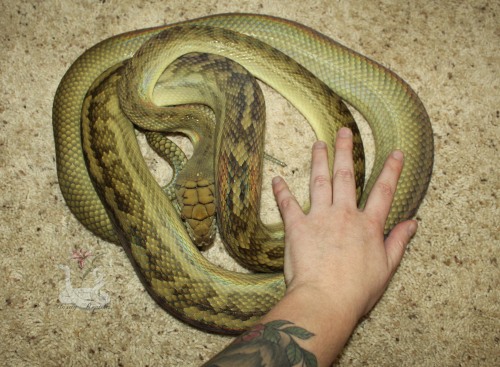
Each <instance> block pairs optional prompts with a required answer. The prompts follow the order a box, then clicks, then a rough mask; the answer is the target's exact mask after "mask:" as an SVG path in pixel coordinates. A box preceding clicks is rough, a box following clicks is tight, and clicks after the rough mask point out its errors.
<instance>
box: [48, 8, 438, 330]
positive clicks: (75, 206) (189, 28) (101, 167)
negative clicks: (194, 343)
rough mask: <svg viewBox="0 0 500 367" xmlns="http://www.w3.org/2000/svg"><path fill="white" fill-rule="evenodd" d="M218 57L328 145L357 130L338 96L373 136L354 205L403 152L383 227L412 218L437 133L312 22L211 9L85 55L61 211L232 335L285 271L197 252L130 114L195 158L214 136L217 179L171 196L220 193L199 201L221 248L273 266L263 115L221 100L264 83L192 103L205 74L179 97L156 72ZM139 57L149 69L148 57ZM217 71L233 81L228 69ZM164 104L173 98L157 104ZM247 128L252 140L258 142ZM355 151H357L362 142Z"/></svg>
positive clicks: (67, 124) (64, 112)
mask: <svg viewBox="0 0 500 367" xmlns="http://www.w3.org/2000/svg"><path fill="white" fill-rule="evenodd" d="M160 50H161V51H160ZM165 55H167V56H165ZM213 55H219V56H222V57H225V58H228V59H231V60H234V61H235V62H237V63H239V64H241V65H242V67H243V68H244V69H243V68H242V69H243V70H241V72H239V74H241V75H243V78H245V76H244V75H245V73H246V70H248V71H249V72H250V73H252V74H254V75H255V76H256V77H257V78H258V79H261V80H262V81H264V82H265V83H267V84H269V85H270V86H271V87H273V88H274V89H276V90H277V91H278V92H279V93H281V94H283V95H284V96H285V98H287V99H289V100H290V101H291V102H292V104H293V105H294V106H295V107H296V108H297V109H298V110H299V111H300V112H301V113H302V114H303V115H304V116H305V117H306V119H307V120H308V121H309V123H310V124H311V126H312V127H313V130H314V131H315V133H316V135H317V137H318V138H321V139H323V140H325V141H326V142H327V144H328V145H329V148H330V152H333V149H332V144H333V142H334V139H335V132H336V130H337V129H338V128H339V126H341V125H348V126H350V127H351V128H353V129H355V126H353V125H352V120H351V117H350V115H349V113H348V111H347V110H346V108H345V107H344V106H343V104H342V103H341V102H340V100H339V99H338V98H337V97H336V96H339V97H340V98H341V99H342V100H344V101H346V102H347V103H349V104H350V105H351V106H353V107H354V108H355V109H357V110H358V111H359V112H360V113H361V114H362V115H363V116H364V117H365V118H366V120H367V122H368V124H369V125H370V128H371V130H372V133H373V137H374V142H375V159H374V166H373V169H372V173H371V175H370V177H369V179H368V180H367V183H366V186H365V188H364V191H363V193H362V194H361V197H360V199H359V201H360V206H361V207H362V206H363V205H364V203H365V201H366V198H367V196H368V194H369V192H370V189H371V187H372V186H373V184H374V181H375V179H376V177H377V176H378V174H379V173H380V171H381V169H382V166H383V163H384V161H385V158H386V157H387V155H388V154H389V153H390V152H391V151H392V150H394V149H401V150H402V151H403V152H404V153H405V166H404V169H403V172H402V175H401V178H400V182H399V184H398V188H397V192H396V195H395V199H394V202H393V205H392V208H391V212H390V215H389V218H388V220H387V224H386V229H385V231H386V233H388V231H390V229H391V228H392V227H393V226H394V225H395V224H397V223H398V222H399V221H401V220H404V219H407V218H410V217H411V216H413V215H414V214H415V212H416V210H417V208H418V206H419V204H420V202H421V201H422V199H423V196H424V195H425V192H426V190H427V186H428V184H429V181H430V176H431V172H432V165H433V138H432V128H431V125H430V121H429V118H428V115H427V113H426V111H425V108H424V106H423V104H422V103H421V101H420V100H419V99H418V97H417V95H416V94H415V93H414V92H413V90H412V89H411V88H410V87H409V86H408V85H407V84H406V83H405V82H404V81H403V80H401V79H400V78H399V77H397V76H396V75H395V74H394V73H392V72H391V71H389V70H388V69H386V68H384V67H382V66H381V65H379V64H377V63H376V62H374V61H372V60H370V59H367V58H366V57H364V56H361V55H359V54H358V53H356V52H354V51H352V50H350V49H348V48H346V47H344V46H342V45H340V44H338V43H336V42H335V41H333V40H331V39H329V38H328V37H326V36H324V35H321V34H319V33H317V32H316V31H314V30H312V29H310V28H307V27H305V26H303V25H300V24H297V23H295V22H291V21H287V20H283V19H279V18H275V17H270V16H264V15H254V14H222V15H214V16H208V17H204V18H200V19H195V20H190V21H185V22H181V23H177V24H172V25H166V26H162V27H157V28H151V29H145V30H139V31H134V32H130V33H125V34H122V35H118V36H115V37H112V38H109V39H107V40H105V41H103V42H101V43H99V44H97V45H96V46H94V47H92V48H91V49H89V50H87V51H86V52H85V53H83V54H82V55H81V56H80V57H79V58H78V59H77V60H76V61H75V62H74V63H73V64H72V66H71V67H70V69H69V70H68V71H67V73H66V74H65V76H64V78H63V79H62V81H61V83H60V85H59V88H58V90H57V92H56V96H55V100H54V107H53V124H54V136H55V144H56V158H57V170H58V177H59V183H60V187H61V191H62V193H63V196H64V198H65V200H66V202H67V205H68V207H69V208H70V209H71V211H72V212H73V214H74V215H75V216H76V217H77V218H78V219H79V221H80V222H82V223H83V224H84V225H85V226H86V227H87V228H88V229H89V230H91V231H92V232H93V233H95V234H97V235H98V236H100V237H102V238H104V239H106V240H109V241H112V242H116V243H121V244H122V246H123V247H124V249H125V250H126V252H127V254H128V255H129V257H130V258H131V260H132V263H133V264H134V267H135V268H136V270H137V272H138V274H139V275H140V278H141V280H142V281H143V283H144V285H145V287H146V289H147V290H148V292H149V293H150V294H151V296H152V297H153V298H154V299H155V300H156V301H157V302H158V303H159V304H160V305H161V306H162V307H164V308H165V309H166V310H168V311H169V312H170V313H171V314H173V315H175V316H176V317H178V318H180V319H182V320H184V321H186V322H188V323H190V324H192V325H194V326H197V327H199V328H202V329H204V330H208V331H212V332H220V333H227V334H234V333H239V332H241V331H243V330H245V329H246V328H248V327H250V326H251V325H252V324H254V323H255V322H257V321H258V319H259V318H260V317H262V316H263V315H264V314H265V313H266V312H267V311H268V310H269V309H270V307H272V305H274V304H275V303H276V302H277V301H278V300H279V299H280V298H281V297H282V295H283V294H284V290H285V284H284V278H283V275H282V274H281V273H252V274H242V273H236V272H231V271H228V270H225V269H222V268H220V267H218V266H216V265H213V264H211V263H210V262H209V261H207V260H206V259H205V258H204V257H203V255H201V254H200V252H199V251H198V249H197V248H196V246H195V245H194V244H193V242H192V240H191V237H190V233H189V232H188V230H187V229H186V228H185V226H184V224H183V221H182V219H181V216H180V215H179V214H178V213H177V211H176V209H175V207H174V205H173V204H172V203H171V201H170V200H169V198H168V197H167V196H166V195H165V193H164V192H163V190H162V189H161V188H160V187H159V185H158V184H157V183H156V181H155V180H154V179H153V178H152V176H151V174H150V173H149V171H148V169H147V167H146V166H145V163H144V160H143V158H142V156H140V155H139V148H138V144H137V140H136V134H135V132H134V129H133V125H132V122H131V121H133V122H134V123H137V124H138V125H141V122H140V120H141V119H143V118H144V121H145V122H142V124H143V125H144V126H143V127H144V128H150V129H151V130H154V131H164V130H168V131H176V132H181V133H185V134H186V135H188V136H189V137H190V138H191V140H192V141H193V143H194V145H195V154H197V149H198V148H199V147H203V146H204V144H205V143H204V141H206V140H203V139H204V137H203V136H201V134H203V133H205V132H206V133H207V134H209V135H210V134H212V135H213V136H210V137H209V138H208V140H212V141H213V143H214V144H213V148H211V150H210V149H208V150H207V151H209V152H210V154H213V157H205V158H204V160H205V161H211V162H212V163H207V165H208V166H213V167H210V170H212V169H213V170H214V172H215V173H212V174H213V175H214V177H212V178H211V180H212V181H211V182H209V181H210V178H207V177H204V176H203V177H201V178H200V177H198V178H196V177H195V178H194V179H192V180H191V181H190V182H189V184H188V186H187V187H184V188H182V190H184V191H180V194H179V193H178V195H180V197H181V198H180V200H182V199H183V198H188V199H189V195H187V194H186V193H187V192H188V191H189V190H191V191H189V192H192V190H195V189H196V190H200V191H199V192H202V191H203V190H204V192H208V193H209V195H208V197H210V194H213V195H214V196H219V197H218V198H216V199H215V201H214V203H215V202H216V204H217V208H215V209H213V207H212V206H211V205H212V202H209V203H208V206H207V208H209V209H206V210H207V211H215V212H216V213H217V221H218V224H219V227H220V229H219V230H220V232H221V237H223V239H224V240H226V241H228V242H229V244H228V246H229V247H228V249H229V251H230V252H231V253H232V254H234V255H235V256H237V258H238V261H240V262H241V263H244V264H247V265H249V266H250V267H251V268H252V269H257V270H264V271H273V270H276V269H279V267H280V266H281V264H282V254H283V234H282V231H281V229H280V228H279V227H280V226H279V225H278V226H277V227H278V228H267V227H265V226H263V225H262V223H261V222H260V220H259V219H258V205H257V204H255V202H256V201H258V200H259V198H260V196H259V195H260V194H259V190H260V186H259V185H260V182H259V180H260V175H261V172H259V170H261V167H262V163H261V161H262V158H261V155H262V154H261V153H262V151H263V143H262V139H261V136H260V135H261V133H256V132H253V130H254V128H255V129H256V127H255V126H256V125H257V123H256V122H254V118H255V120H257V117H258V119H261V118H262V116H260V115H261V113H259V116H257V113H256V112H252V111H251V110H250V111H249V112H248V114H247V115H246V116H244V117H243V116H241V115H240V114H239V112H231V111H233V110H231V109H229V108H227V109H226V107H224V106H222V107H220V106H217V105H216V103H215V102H217V101H220V100H222V102H221V103H222V104H223V105H224V103H226V104H228V103H232V104H238V103H240V102H239V101H240V99H239V98H240V96H239V94H245V95H246V96H245V98H247V102H245V103H246V104H247V106H245V107H249V105H257V104H260V103H261V102H260V99H261V96H260V95H259V92H258V90H259V89H258V86H256V87H255V88H254V87H252V88H250V87H247V85H251V84H252V83H254V82H251V81H249V82H248V83H246V82H245V83H241V87H239V88H240V90H239V91H238V90H237V91H236V92H230V91H228V93H227V94H228V95H229V97H228V98H229V100H232V101H233V102H227V101H226V102H224V99H223V98H221V97H220V96H219V94H221V93H222V92H223V91H224V89H225V85H224V86H222V87H219V90H214V89H211V90H209V91H208V92H207V93H205V97H204V98H207V97H206V95H208V96H209V98H208V100H209V101H206V100H203V101H202V100H200V101H199V99H200V98H201V97H199V96H198V95H197V93H196V92H192V91H191V92H187V95H189V93H194V95H195V96H194V97H186V94H184V89H186V90H188V89H189V90H191V89H192V88H190V87H191V86H190V84H193V85H197V83H198V79H200V78H203V77H202V76H201V74H199V73H197V72H196V70H195V71H193V72H186V75H187V82H182V81H181V82H179V83H178V88H179V91H177V92H176V93H171V94H169V92H168V89H169V85H170V84H169V82H168V81H164V80H163V78H164V75H166V74H168V73H167V72H166V71H165V68H167V67H168V70H170V69H172V67H174V69H175V63H177V62H179V63H182V62H181V61H176V60H177V59H178V60H181V59H185V60H190V59H189V58H191V59H192V60H194V59H210V60H208V61H207V65H208V64H210V65H214V64H215V65H218V63H220V65H222V66H219V68H222V69H223V71H224V70H225V68H226V66H224V65H226V64H225V61H221V59H220V58H219V56H213ZM180 57H182V58H181V59H179V58H180ZM144 60H145V61H146V64H147V66H142V65H143V61H144ZM189 62H190V61H187V62H184V63H188V64H189ZM170 63H172V65H173V66H172V65H171V66H170V67H169V64H170ZM229 63H230V62H229ZM210 68H213V67H212V66H211V67H210ZM215 69H217V67H215ZM211 72H212V71H210V72H209V74H210V73H211ZM210 75H211V74H210ZM209 78H216V79H217V78H218V77H217V76H215V74H214V75H213V76H210V77H209ZM220 79H221V80H222V83H228V84H232V85H234V84H236V88H238V86H237V84H238V83H235V82H234V81H233V82H231V81H230V77H220ZM236 80H239V79H236ZM156 82H158V83H159V84H161V83H163V84H164V87H158V88H157V90H160V89H164V90H165V94H161V93H159V92H158V93H157V92H156V90H155V83H156ZM160 82H161V83H160ZM183 83H184V84H183ZM304 84H305V86H304ZM330 89H331V91H333V93H332V92H331V91H330ZM256 91H257V92H256ZM225 98H226V97H225ZM248 98H250V102H248ZM316 100H324V101H323V102H320V104H322V106H323V107H324V106H326V107H328V106H330V107H331V109H330V110H326V111H325V110H324V109H323V107H322V108H321V109H320V111H317V110H316V109H315V108H313V107H311V106H316V104H317V101H316ZM158 102H165V103H166V104H169V105H180V106H178V107H176V108H170V107H164V106H162V105H161V103H158ZM186 103H187V104H193V103H203V104H205V105H209V106H210V107H211V109H213V113H214V114H215V117H217V118H223V119H224V120H227V121H230V120H237V121H238V124H237V127H234V125H231V123H229V122H224V123H220V122H218V123H217V125H216V126H215V127H211V128H205V126H206V125H209V124H210V122H209V120H210V118H211V116H212V115H211V113H212V112H210V111H208V108H204V107H201V108H194V107H191V106H184V104H186ZM212 104H213V105H212ZM120 109H123V111H121V110H120ZM136 109H138V110H139V111H140V112H139V113H137V112H135V111H136ZM82 111H83V113H82ZM174 111H175V112H174ZM170 119H171V120H172V121H171V123H170V125H172V126H173V127H169V128H168V129H167V128H165V123H164V121H165V120H170ZM136 120H137V121H136ZM82 121H83V122H85V123H84V124H83V126H82ZM259 124H260V123H259ZM259 129H260V128H259ZM240 130H241V131H240ZM243 130H245V131H243ZM249 131H250V134H248V132H249ZM240 133H242V134H241V135H238V134H240ZM259 134H260V135H259ZM247 135H253V137H252V140H247V138H246V136H247ZM205 138H206V137H205ZM254 138H255V139H254ZM197 146H198V148H197ZM204 149H205V148H204ZM356 149H357V150H358V151H359V150H360V149H362V147H361V143H359V144H358V145H357V147H356ZM198 150H199V151H201V152H202V154H207V153H206V152H207V151H205V150H203V149H201V148H200V149H198ZM249 150H250V153H249ZM84 151H85V154H84ZM253 151H257V152H258V153H259V154H255V153H253ZM358 153H359V152H358ZM331 154H332V153H331ZM194 157H195V155H193V158H194ZM242 157H243V158H242ZM193 158H192V159H193ZM198 159H199V158H198ZM201 161H203V159H201ZM89 172H90V173H89ZM195 174H196V171H195ZM204 174H205V173H204ZM195 176H196V175H195ZM240 179H242V180H246V181H244V182H245V183H244V184H241V183H240V181H239V180H240ZM207 190H208V191H207ZM245 195H249V196H252V199H251V200H253V202H252V204H240V203H239V202H238V201H237V199H238V200H239V199H243V201H245V200H247V199H248V198H246V197H245ZM220 196H222V198H221V197H220ZM240 205H242V206H240ZM245 205H247V206H245ZM210 208H212V209H210ZM189 210H190V213H192V212H194V209H192V208H191V209H189ZM228 215H235V216H236V219H230V218H226V216H228ZM246 215H250V216H252V217H249V218H250V219H248V217H246ZM255 216H257V217H255ZM242 227H245V228H242ZM191 235H193V234H192V233H191ZM242 241H243V243H241V242H242ZM258 251H262V252H261V253H259V252H258Z"/></svg>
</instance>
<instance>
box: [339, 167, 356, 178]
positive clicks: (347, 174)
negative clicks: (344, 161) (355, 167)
mask: <svg viewBox="0 0 500 367" xmlns="http://www.w3.org/2000/svg"><path fill="white" fill-rule="evenodd" d="M353 178H354V174H353V172H352V170H350V169H348V168H340V169H338V170H337V171H335V179H340V180H342V181H352V179H353Z"/></svg>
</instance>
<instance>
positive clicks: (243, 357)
mask: <svg viewBox="0 0 500 367" xmlns="http://www.w3.org/2000/svg"><path fill="white" fill-rule="evenodd" d="M313 336H314V334H313V333H311V332H309V331H307V330H305V329H303V328H301V327H298V326H295V325H294V324H293V323H292V322H290V321H285V320H276V321H271V322H268V323H266V324H258V325H255V326H254V327H253V328H251V329H250V330H248V331H246V332H245V333H243V334H242V335H240V336H239V337H238V338H236V340H235V341H234V342H233V343H232V344H231V345H229V346H228V347H227V348H226V349H224V350H223V351H222V352H220V353H219V354H217V355H216V356H215V357H214V358H212V359H211V360H210V361H208V362H207V363H206V364H205V365H204V367H227V366H238V367H258V366H259V367H260V366H280V367H281V366H283V367H285V366H289V367H295V366H300V367H317V365H318V361H317V359H316V356H315V355H314V354H312V353H311V352H308V351H307V350H305V349H304V348H302V347H301V346H300V345H299V341H300V340H307V339H309V338H311V337H313Z"/></svg>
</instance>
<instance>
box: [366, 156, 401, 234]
mask: <svg viewBox="0 0 500 367" xmlns="http://www.w3.org/2000/svg"><path fill="white" fill-rule="evenodd" d="M402 170H403V152H401V151H399V150H395V151H394V152H392V153H391V154H390V155H389V157H388V158H387V160H386V161H385V164H384V168H383V169H382V172H380V175H379V177H378V178H377V181H376V182H375V185H374V186H373V188H372V191H371V192H370V195H369V196H368V200H367V202H366V206H365V210H364V211H365V213H367V214H369V215H371V216H373V217H374V218H377V219H380V221H381V225H382V227H383V226H384V225H385V221H386V219H387V216H388V215H389V210H390V209H391V204H392V200H393V199H394V194H395V192H396V188H397V185H398V180H399V176H400V175H401V171H402Z"/></svg>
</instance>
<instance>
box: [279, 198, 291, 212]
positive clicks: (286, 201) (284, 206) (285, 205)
mask: <svg viewBox="0 0 500 367" xmlns="http://www.w3.org/2000/svg"><path fill="white" fill-rule="evenodd" d="M292 200H293V199H292V197H291V196H286V197H284V198H283V199H281V200H280V202H279V203H280V208H281V209H287V208H288V207H289V206H290V203H291V202H292Z"/></svg>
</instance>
